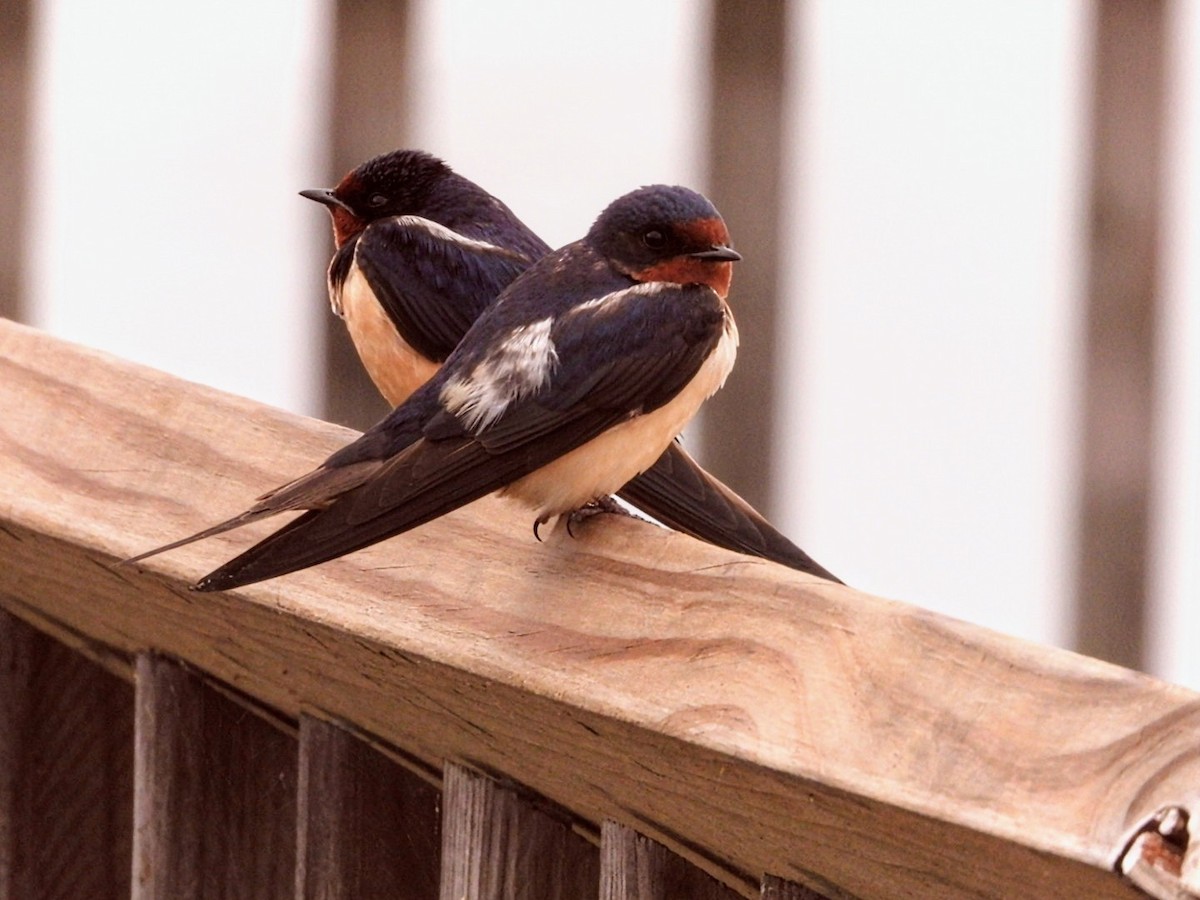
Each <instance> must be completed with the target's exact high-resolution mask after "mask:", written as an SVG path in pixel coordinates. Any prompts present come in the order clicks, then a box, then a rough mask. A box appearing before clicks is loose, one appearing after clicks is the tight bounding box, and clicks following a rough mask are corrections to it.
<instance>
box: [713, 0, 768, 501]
mask: <svg viewBox="0 0 1200 900" xmlns="http://www.w3.org/2000/svg"><path fill="white" fill-rule="evenodd" d="M711 9H712V27H711V31H710V37H709V42H710V44H709V47H710V82H709V83H710V97H709V125H708V188H709V195H710V196H711V197H712V200H713V202H714V203H715V204H716V205H717V208H718V209H719V210H721V214H722V215H723V216H724V217H725V220H726V222H727V223H728V224H729V229H730V232H731V234H732V236H733V242H734V246H735V247H737V248H739V249H740V250H741V251H742V252H743V255H744V257H745V259H744V260H743V261H742V262H740V263H738V264H737V265H736V266H735V268H734V276H733V293H732V295H731V298H732V299H731V303H732V306H733V309H734V315H735V317H736V319H737V323H738V330H739V332H740V333H741V346H740V348H739V350H738V362H737V367H736V368H735V369H734V372H733V375H732V376H731V377H730V379H729V381H728V382H727V383H726V385H725V389H724V390H722V391H721V392H720V393H718V394H717V396H716V397H714V398H713V400H712V401H710V402H709V403H707V404H705V407H704V413H703V418H702V420H701V429H702V431H701V436H702V442H703V446H704V461H705V464H706V465H707V466H708V467H709V468H710V469H712V470H713V472H714V473H715V474H717V475H718V476H720V477H721V478H722V479H724V480H725V481H727V482H728V483H729V484H730V485H731V486H732V487H733V488H735V489H736V490H737V491H738V492H739V493H740V494H742V495H743V496H744V497H745V498H746V499H747V500H749V501H750V502H751V503H753V504H754V505H755V506H756V507H758V508H759V509H760V510H762V511H763V512H766V513H770V512H771V503H770V501H769V498H768V496H767V489H768V485H769V483H770V475H771V466H772V464H773V460H772V458H771V457H772V452H771V448H772V447H773V446H774V440H773V431H774V428H775V416H774V409H775V402H776V396H775V394H776V391H775V370H776V365H775V361H776V358H777V354H778V352H779V341H778V328H779V324H778V323H779V315H778V302H779V301H778V283H779V256H780V248H781V246H782V245H783V244H782V242H781V241H780V235H779V223H780V210H781V200H780V157H781V153H782V147H783V102H784V71H785V57H786V53H785V36H786V34H787V27H786V21H785V14H786V10H787V4H786V3H785V2H784V0H762V2H759V3H753V4H747V3H742V2H738V0H712V6H711Z"/></svg>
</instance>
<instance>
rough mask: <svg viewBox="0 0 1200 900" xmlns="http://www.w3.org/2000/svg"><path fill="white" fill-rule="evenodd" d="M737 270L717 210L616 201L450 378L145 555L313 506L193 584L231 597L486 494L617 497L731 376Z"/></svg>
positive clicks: (495, 309) (547, 504)
mask: <svg viewBox="0 0 1200 900" xmlns="http://www.w3.org/2000/svg"><path fill="white" fill-rule="evenodd" d="M737 259H740V257H739V255H738V254H737V253H736V252H735V251H734V250H733V249H732V248H731V247H730V246H729V237H728V233H727V231H726V228H725V224H724V222H723V221H722V220H721V217H720V215H719V214H718V213H717V211H716V210H715V209H714V208H713V206H712V204H711V203H709V202H708V200H706V199H705V198H704V197H702V196H701V195H699V194H697V193H695V192H694V191H690V190H688V189H686V188H681V187H665V186H661V185H659V186H653V187H648V188H642V189H640V190H637V191H634V192H632V193H630V194H627V195H625V196H624V197H621V198H620V199H618V200H616V201H614V202H613V203H612V204H611V205H610V206H609V207H608V208H607V209H605V211H604V212H603V213H601V215H600V216H599V218H597V219H596V222H595V223H594V224H593V226H592V227H591V229H590V230H589V231H588V233H587V235H586V236H585V237H584V238H583V239H582V240H580V241H577V242H575V243H572V244H568V245H567V246H565V247H563V248H562V249H560V250H558V251H555V252H553V253H550V254H548V255H546V256H543V257H542V258H541V259H540V260H539V261H538V262H536V263H534V264H533V266H531V267H530V268H529V269H528V270H527V271H526V272H525V273H524V274H522V275H521V276H519V277H518V278H517V279H516V280H515V281H514V282H513V283H512V284H511V285H510V286H509V287H508V288H506V289H505V290H504V291H503V292H502V293H501V294H500V296H499V298H498V299H497V300H496V301H495V303H493V304H492V305H490V306H489V307H488V308H487V309H485V310H484V312H483V313H482V314H481V315H480V316H479V317H478V319H476V321H475V323H474V324H473V325H472V326H471V328H470V329H469V330H468V331H467V333H466V335H465V336H464V337H463V339H462V341H461V342H460V343H459V344H458V346H457V347H456V348H455V349H454V350H453V351H452V352H451V353H450V355H449V356H448V357H447V358H446V360H445V363H444V364H443V365H442V367H441V368H440V369H438V370H437V371H436V372H435V373H434V374H433V375H432V377H431V378H430V379H429V380H428V381H427V382H426V383H425V384H423V385H422V386H421V387H419V388H417V389H416V391H415V392H414V393H413V394H412V395H411V397H409V399H408V400H407V401H405V402H404V403H402V404H401V405H399V406H398V407H397V408H396V409H395V410H393V411H392V413H391V414H389V415H388V416H387V417H386V418H385V419H384V420H383V421H381V422H380V423H379V424H377V425H376V426H374V427H373V428H371V429H370V430H368V431H367V432H365V433H364V434H363V435H362V436H361V437H360V438H359V439H358V440H356V441H354V442H353V443H351V444H350V445H348V446H347V447H345V448H343V449H342V450H340V451H338V452H337V453H335V454H333V455H332V456H331V457H330V458H329V459H327V460H326V461H325V462H324V463H323V464H322V465H321V466H320V467H319V468H317V469H316V470H314V471H313V472H311V473H309V474H308V475H305V476H303V477H301V478H300V479H298V480H296V481H294V482H291V483H290V484H287V485H284V486H283V487H281V488H279V489H277V490H276V491H274V492H272V493H271V494H270V495H268V496H266V497H264V498H263V499H262V500H261V501H260V502H259V503H258V504H256V505H255V506H254V507H251V509H249V510H247V512H246V513H243V514H242V515H241V516H238V517H235V518H234V519H231V520H229V521H228V522H224V523H221V524H220V525H218V526H215V527H214V528H211V529H208V530H206V531H204V532H201V533H200V534H199V535H195V536H193V537H192V538H188V539H185V540H184V541H181V542H177V543H176V544H172V545H168V546H167V547H164V548H160V549H159V550H156V551H151V553H154V552H161V551H162V550H165V549H170V548H171V547H174V546H179V544H181V543H186V542H188V541H190V540H195V539H198V538H199V537H205V536H208V535H210V534H214V533H217V532H218V531H223V530H226V529H228V528H232V527H236V526H238V525H241V524H245V523H246V522H249V521H253V520H255V519H258V518H262V517H264V516H267V515H272V514H274V513H276V512H282V511H285V510H294V509H307V510H308V511H307V512H305V513H303V514H302V515H300V516H298V517H297V518H296V519H294V520H293V521H291V522H289V523H288V524H287V525H286V526H284V527H283V528H281V529H280V530H278V531H276V532H275V533H274V534H272V535H270V536H268V537H267V538H265V539H264V540H262V541H260V542H259V543H257V544H255V545H254V546H253V547H251V548H250V549H249V550H247V551H245V552H244V553H242V554H241V555H239V556H237V557H236V558H235V559H233V560H231V561H230V562H228V563H226V564H225V565H223V566H221V567H220V568H218V569H217V570H215V571H214V572H212V573H211V574H209V575H208V576H206V577H205V578H203V579H201V581H200V582H199V583H198V584H197V585H196V587H197V589H199V590H225V589H228V588H233V587H237V586H239V585H243V584H248V583H251V582H254V581H260V580H262V579H265V578H271V577H274V576H276V575H282V574H285V573H287V572H293V571H296V570H297V569H302V568H305V567H307V566H312V565H315V564H317V563H320V562H324V561H326V560H329V559H333V558H334V557H337V556H341V555H343V554H345V553H349V552H351V551H354V550H358V549H360V548H362V547H365V546H368V545H369V544H373V543H375V542H377V541H381V540H384V539H385V538H388V537H391V536H393V535H396V534H400V533H401V532H404V531H407V530H408V529H410V528H413V527H416V526H418V525H421V524H423V523H425V522H428V521H430V520H431V519H434V518H437V517H438V516H441V515H443V514H445V513H447V512H449V511H451V510H453V509H456V508H457V507H459V506H462V505H464V504H466V503H469V502H471V501H472V500H475V499H477V498H478V497H481V496H483V495H485V494H488V493H491V492H492V491H496V490H501V491H502V492H503V493H504V494H506V495H508V496H510V497H512V498H514V499H516V500H518V501H520V502H522V503H524V504H526V505H527V506H529V507H531V508H532V509H533V510H534V511H535V513H536V521H537V522H539V523H540V522H545V521H547V520H548V519H549V518H551V517H553V516H555V515H559V514H562V513H565V512H568V511H571V510H574V509H577V508H579V507H581V506H583V505H584V504H586V503H588V502H589V501H591V500H593V499H595V498H597V497H601V496H604V495H607V494H611V493H613V492H615V491H617V490H618V489H620V488H621V487H622V486H623V485H625V484H626V483H627V482H628V481H629V480H630V479H632V478H633V477H634V476H636V475H637V474H638V473H639V472H642V471H644V470H645V469H647V468H648V467H650V466H651V465H652V464H653V463H654V462H655V461H656V460H657V459H658V458H659V457H660V455H661V454H662V453H663V451H664V450H666V449H667V448H668V447H670V446H671V445H672V442H673V441H674V439H675V437H676V436H677V435H678V434H679V432H680V430H681V429H682V428H683V426H684V425H685V424H686V423H687V421H688V420H689V419H690V418H691V417H692V415H693V414H694V413H695V412H696V410H697V409H698V408H699V406H700V404H701V403H702V402H703V401H704V400H705V399H706V398H707V397H708V396H710V395H711V394H712V393H714V392H715V391H716V390H717V389H718V388H719V387H720V386H721V384H722V383H723V382H724V380H725V378H726V376H727V375H728V374H729V371H730V370H731V369H732V367H733V362H734V358H735V355H736V348H737V329H736V326H735V325H734V322H733V316H732V314H731V313H730V310H729V307H728V306H727V305H726V297H727V295H728V291H729V285H730V279H731V276H732V264H733V262H734V261H735V260H737ZM146 555H150V554H144V555H143V556H146ZM809 566H810V571H814V572H816V573H817V574H823V575H824V576H825V577H831V576H828V573H825V572H824V570H823V569H821V568H820V567H819V566H818V565H817V564H816V563H815V562H812V561H811V560H809Z"/></svg>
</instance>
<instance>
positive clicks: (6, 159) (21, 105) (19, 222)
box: [0, 0, 33, 896]
mask: <svg viewBox="0 0 1200 900" xmlns="http://www.w3.org/2000/svg"><path fill="white" fill-rule="evenodd" d="M32 10H33V3H32V2H31V0H5V2H4V7H3V12H2V13H0V122H3V123H4V140H3V141H0V190H3V192H4V203H2V204H0V316H4V317H6V318H9V319H16V320H18V321H20V320H22V319H23V318H25V317H26V314H27V312H28V311H27V310H26V309H25V308H24V304H23V302H22V301H23V298H22V296H21V280H22V263H23V260H22V255H23V254H24V252H25V241H24V240H23V239H22V238H23V235H24V231H25V229H26V228H27V226H28V223H29V205H28V199H27V193H28V191H27V189H26V185H27V184H28V183H29V179H28V177H27V168H28V167H27V165H26V155H27V153H28V152H29V151H28V144H29V118H30V117H29V107H30V102H29V96H30V93H31V92H30V84H31V83H32V80H33V79H32V78H31V77H30V70H31V68H32V66H31V65H30V62H31V60H32V58H33V55H32V53H31V52H30V49H29V48H30V43H31V41H30V34H31V31H32V29H31V28H30V21H31V19H32V18H33V17H32V15H31V13H32ZM13 896H19V895H16V894H14V895H13Z"/></svg>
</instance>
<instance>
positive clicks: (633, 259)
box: [584, 184, 741, 297]
mask: <svg viewBox="0 0 1200 900" xmlns="http://www.w3.org/2000/svg"><path fill="white" fill-rule="evenodd" d="M584 240H585V241H586V242H587V243H588V244H590V245H591V246H592V247H594V248H595V249H596V250H597V251H598V252H599V253H600V254H601V255H603V256H604V257H605V258H607V259H608V260H609V262H611V263H612V264H613V265H614V266H615V267H616V268H617V269H618V270H620V271H621V272H624V273H625V274H626V275H628V276H629V277H631V278H633V279H634V280H635V281H671V282H675V283H676V284H707V285H709V286H710V287H711V288H713V290H715V291H716V292H717V293H718V294H720V295H721V296H722V297H725V296H726V295H727V294H728V293H729V282H730V279H731V277H732V273H733V266H732V263H734V262H735V261H737V260H739V259H741V256H740V255H739V254H738V253H737V252H735V251H734V250H733V249H732V248H731V247H730V246H729V231H728V230H727V229H726V227H725V221H724V220H723V219H722V218H721V214H720V213H719V212H717V209H716V207H714V206H713V205H712V203H711V202H709V200H708V198H707V197H705V196H704V195H703V194H698V193H696V192H695V191H693V190H690V189H689V188H685V187H678V186H674V187H672V186H668V185H662V184H655V185H650V186H649V187H643V188H639V189H638V190H636V191H632V192H631V193H628V194H626V195H625V196H623V197H620V198H618V199H616V200H614V201H613V202H612V203H610V204H609V205H608V208H607V209H605V210H604V212H602V213H600V215H599V217H598V218H597V219H596V221H595V223H594V224H593V225H592V227H591V230H590V231H588V234H587V237H586V238H585V239H584Z"/></svg>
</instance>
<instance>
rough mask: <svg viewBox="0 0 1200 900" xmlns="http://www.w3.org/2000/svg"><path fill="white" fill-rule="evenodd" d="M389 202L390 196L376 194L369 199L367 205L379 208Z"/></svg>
mask: <svg viewBox="0 0 1200 900" xmlns="http://www.w3.org/2000/svg"><path fill="white" fill-rule="evenodd" d="M387 202H388V198H387V197H385V196H384V195H383V194H375V195H374V196H372V197H371V199H370V200H368V201H367V205H368V206H370V207H371V209H379V207H381V206H387Z"/></svg>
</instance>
